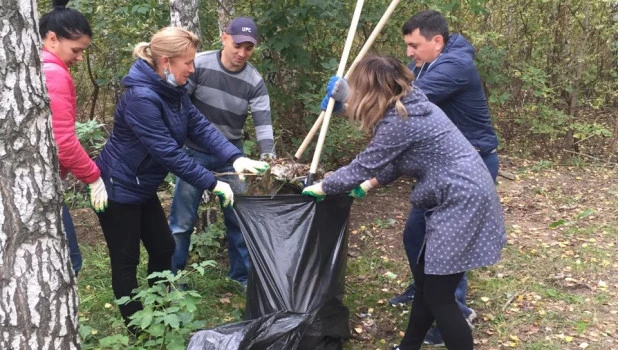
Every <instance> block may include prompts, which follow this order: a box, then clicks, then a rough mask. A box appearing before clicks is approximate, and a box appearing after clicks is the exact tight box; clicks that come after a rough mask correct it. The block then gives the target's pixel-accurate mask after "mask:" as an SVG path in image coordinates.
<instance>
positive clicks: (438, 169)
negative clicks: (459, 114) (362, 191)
mask: <svg viewBox="0 0 618 350" xmlns="http://www.w3.org/2000/svg"><path fill="white" fill-rule="evenodd" d="M402 102H403V103H404V105H405V106H406V109H407V111H408V117H407V118H401V117H399V116H398V115H397V114H396V112H395V110H394V109H390V110H389V111H388V112H387V113H386V115H385V116H384V117H383V118H382V120H380V121H379V122H378V124H377V125H376V127H375V135H374V137H373V139H372V140H371V142H370V143H369V145H368V146H367V149H365V150H364V151H363V152H362V153H360V154H359V155H357V156H356V158H355V159H354V160H353V161H352V162H351V163H350V164H349V165H347V166H345V167H342V168H340V169H338V170H337V171H335V172H334V173H332V174H331V175H330V176H328V177H327V178H325V179H324V181H323V182H322V185H323V189H324V191H325V192H326V193H327V194H335V193H343V192H347V191H350V190H351V189H353V188H354V187H355V186H357V185H358V184H360V183H361V182H363V181H364V180H367V179H370V178H372V177H376V178H377V179H378V182H379V183H380V184H381V185H387V184H388V183H390V182H392V181H393V180H395V179H397V178H398V177H399V176H401V175H409V176H412V177H414V178H416V180H417V184H416V186H415V188H414V190H413V191H412V193H411V195H410V201H411V202H412V205H414V207H417V208H421V209H424V210H427V211H428V212H430V213H431V215H430V216H426V219H427V223H426V228H427V233H426V235H425V242H424V245H425V273H426V274H431V275H448V274H454V273H458V272H463V271H467V270H471V269H474V268H477V267H482V266H488V265H492V264H495V263H496V262H498V260H499V259H500V254H501V251H502V248H503V247H504V245H505V244H506V235H505V229H504V219H503V216H502V207H501V205H500V201H499V199H498V194H497V192H496V188H495V186H494V183H493V180H492V179H491V176H490V175H489V171H488V170H487V168H486V167H485V164H484V163H483V160H482V159H481V158H480V156H479V155H478V152H477V151H476V150H475V149H474V147H472V145H471V144H470V143H469V142H468V141H467V140H466V138H465V137H464V136H463V135H462V134H461V132H460V131H459V130H458V129H457V127H455V125H454V124H453V123H452V122H451V121H450V120H449V119H448V118H447V117H446V115H445V114H444V113H443V112H442V111H441V110H440V109H439V108H438V107H437V106H436V105H434V104H433V103H431V102H429V101H428V100H427V97H425V95H424V94H423V93H422V92H421V91H420V89H414V90H413V91H412V92H411V93H410V94H409V95H408V96H406V97H405V98H404V99H403V100H402Z"/></svg>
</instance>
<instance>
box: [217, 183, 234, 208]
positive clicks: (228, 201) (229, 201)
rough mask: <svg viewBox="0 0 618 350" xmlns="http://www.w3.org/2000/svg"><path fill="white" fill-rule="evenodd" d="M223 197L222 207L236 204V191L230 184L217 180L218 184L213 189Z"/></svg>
mask: <svg viewBox="0 0 618 350" xmlns="http://www.w3.org/2000/svg"><path fill="white" fill-rule="evenodd" d="M212 192H213V193H214V194H216V195H217V196H219V199H221V207H222V208H231V207H232V206H233V205H234V192H232V188H231V187H230V185H228V184H227V183H225V182H223V181H217V185H216V186H215V188H214V189H213V190H212Z"/></svg>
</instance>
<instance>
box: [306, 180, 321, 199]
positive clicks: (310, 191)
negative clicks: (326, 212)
mask: <svg viewBox="0 0 618 350" xmlns="http://www.w3.org/2000/svg"><path fill="white" fill-rule="evenodd" d="M302 194H304V195H305V196H312V197H315V199H316V200H317V201H318V202H319V201H321V200H323V199H324V197H326V193H325V192H324V190H323V189H322V183H321V182H320V183H317V184H315V185H311V186H307V187H305V188H304V189H303V193H302Z"/></svg>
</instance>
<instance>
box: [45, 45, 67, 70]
mask: <svg viewBox="0 0 618 350" xmlns="http://www.w3.org/2000/svg"><path fill="white" fill-rule="evenodd" d="M42 56H43V63H53V64H56V65H58V66H60V67H62V68H64V70H66V71H67V72H68V71H69V68H68V67H67V65H66V64H64V62H62V60H61V59H60V57H58V56H56V55H55V54H53V53H51V52H50V51H48V50H47V49H45V48H43V50H42Z"/></svg>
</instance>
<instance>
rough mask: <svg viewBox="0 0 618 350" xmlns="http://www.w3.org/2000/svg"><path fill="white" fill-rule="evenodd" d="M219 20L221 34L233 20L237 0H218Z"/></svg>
mask: <svg viewBox="0 0 618 350" xmlns="http://www.w3.org/2000/svg"><path fill="white" fill-rule="evenodd" d="M217 4H218V6H217V14H218V17H219V18H218V19H217V22H218V24H219V34H221V33H223V32H224V31H225V27H227V25H228V24H230V22H231V21H232V19H233V18H234V15H235V14H236V6H235V4H236V0H217Z"/></svg>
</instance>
